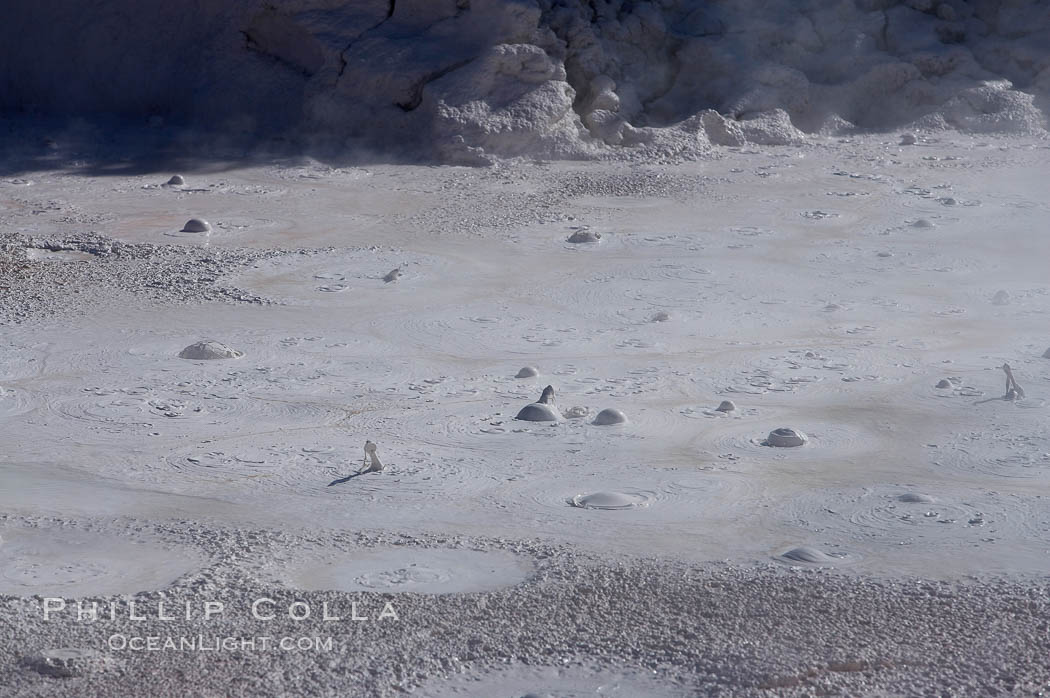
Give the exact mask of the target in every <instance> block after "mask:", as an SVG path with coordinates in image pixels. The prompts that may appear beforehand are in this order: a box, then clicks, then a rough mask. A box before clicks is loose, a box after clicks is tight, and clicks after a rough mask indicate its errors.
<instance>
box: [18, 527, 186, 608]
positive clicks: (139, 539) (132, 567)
mask: <svg viewBox="0 0 1050 698" xmlns="http://www.w3.org/2000/svg"><path fill="white" fill-rule="evenodd" d="M202 563H203V559H202V557H201V556H200V555H199V554H198V553H197V552H196V551H194V550H192V549H190V548H185V547H182V546H178V545H172V544H165V543H162V542H161V541H159V540H157V539H154V538H152V537H150V536H146V535H129V536H124V535H117V534H110V533H95V532H90V531H81V530H77V529H71V528H68V527H63V528H61V529H58V528H30V527H17V526H5V527H3V528H0V594H11V595H13V596H33V595H39V596H58V597H73V596H100V595H110V594H134V593H138V592H141V591H146V590H153V589H163V588H164V587H166V586H168V585H169V584H171V583H172V582H173V581H174V580H175V579H177V578H179V577H181V576H182V575H184V574H187V573H189V572H192V571H195V570H196V569H198V568H199V566H200V565H201V564H202Z"/></svg>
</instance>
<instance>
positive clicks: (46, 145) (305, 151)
mask: <svg viewBox="0 0 1050 698" xmlns="http://www.w3.org/2000/svg"><path fill="white" fill-rule="evenodd" d="M143 122H144V119H126V118H117V117H59V116H49V115H26V114H0V153H2V156H0V176H4V177H13V176H19V175H21V174H25V173H27V172H67V173H70V174H77V175H85V176H92V177H107V176H112V177H132V176H139V175H148V174H158V175H160V174H171V173H175V172H182V173H185V172H194V173H202V172H224V171H228V170H233V169H236V168H243V167H251V166H259V165H288V166H295V165H299V164H302V163H304V162H307V161H315V162H320V163H322V164H325V165H328V166H331V167H351V166H364V165H383V164H398V165H412V164H416V165H427V164H434V161H433V160H432V159H428V158H426V157H423V156H421V153H420V152H419V150H418V149H413V150H408V149H405V150H404V151H403V152H395V151H391V150H388V151H380V150H378V149H374V148H369V147H368V146H367V145H365V144H363V143H359V144H353V142H352V141H350V144H349V145H348V144H347V143H337V142H334V140H333V139H326V138H324V137H313V136H309V135H305V134H303V133H291V132H288V133H282V132H274V131H270V132H265V131H259V132H240V133H228V132H216V131H211V132H209V131H202V130H199V129H195V128H192V127H189V126H186V125H183V124H177V123H176V124H167V123H153V124H149V123H143Z"/></svg>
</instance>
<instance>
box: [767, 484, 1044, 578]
mask: <svg viewBox="0 0 1050 698" xmlns="http://www.w3.org/2000/svg"><path fill="white" fill-rule="evenodd" d="M934 488H935V489H934ZM784 514H785V516H786V522H787V523H789V524H792V525H797V526H802V527H803V528H804V529H806V530H808V531H810V532H812V533H814V534H818V535H820V536H821V537H822V538H823V539H826V540H834V541H839V542H841V543H843V544H847V545H850V546H860V547H868V548H870V549H873V550H882V551H886V552H884V553H883V556H884V557H886V558H887V559H888V561H889V562H888V564H890V565H891V566H893V565H896V564H903V563H900V562H895V561H894V559H895V558H900V557H902V556H907V557H908V558H909V559H911V558H914V557H915V556H916V555H919V556H922V555H933V554H940V553H944V552H946V551H949V550H952V551H955V553H954V555H957V556H958V555H961V556H964V557H965V556H968V555H974V554H977V555H980V556H981V557H982V558H983V559H985V560H986V561H987V562H988V564H989V565H992V562H993V561H994V560H996V559H997V558H998V559H1008V558H1010V557H1011V556H1015V555H1021V556H1023V555H1024V554H1025V553H1019V552H1018V551H1023V550H1026V549H1032V550H1034V549H1036V548H1038V547H1039V546H1040V545H1042V541H1043V540H1044V539H1045V536H1046V535H1047V533H1048V531H1050V498H1047V497H1040V496H1036V495H1032V496H1023V495H1018V494H1007V493H1002V492H994V491H988V490H983V489H974V490H965V489H959V488H957V487H953V486H945V485H943V484H942V485H926V486H925V487H923V488H922V489H919V488H917V487H916V486H915V485H904V484H902V485H879V486H873V487H867V488H855V489H816V490H811V491H807V492H805V493H804V494H800V495H797V496H796V497H794V498H792V499H789V500H788V501H786V502H785V505H784ZM1028 554H1030V553H1028ZM963 563H965V560H964V559H958V560H957V564H963ZM953 564H956V563H953ZM1038 564H1039V563H1038V560H1037V559H1035V558H1033V559H1031V560H1029V563H1028V565H1026V566H1028V567H1031V566H1036V567H1037V566H1038Z"/></svg>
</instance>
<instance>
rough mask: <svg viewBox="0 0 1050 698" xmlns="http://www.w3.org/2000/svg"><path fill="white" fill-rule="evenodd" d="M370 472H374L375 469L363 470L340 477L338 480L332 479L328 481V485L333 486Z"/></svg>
mask: <svg viewBox="0 0 1050 698" xmlns="http://www.w3.org/2000/svg"><path fill="white" fill-rule="evenodd" d="M370 472H373V471H371V470H365V471H362V472H360V473H354V474H353V475H347V476H346V477H342V478H339V479H338V480H332V481H331V482H329V483H328V486H329V487H331V486H333V485H342V484H343V483H344V482H350V481H351V480H353V479H354V478H355V477H361V476H362V475H367V474H368V473H370Z"/></svg>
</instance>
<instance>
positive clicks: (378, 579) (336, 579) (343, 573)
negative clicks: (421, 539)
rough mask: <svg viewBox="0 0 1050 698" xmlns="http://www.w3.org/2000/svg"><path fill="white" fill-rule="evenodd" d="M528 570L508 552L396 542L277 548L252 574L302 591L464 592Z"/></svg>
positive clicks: (504, 583) (508, 582)
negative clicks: (354, 546)
mask: <svg viewBox="0 0 1050 698" xmlns="http://www.w3.org/2000/svg"><path fill="white" fill-rule="evenodd" d="M533 570H534V564H533V562H532V561H531V560H529V559H528V558H526V557H520V556H517V555H514V554H513V553H509V552H503V551H482V550H469V549H441V548H418V547H413V546H400V547H396V548H368V549H362V550H358V551H344V550H338V549H331V550H328V549H317V548H314V549H304V550H288V551H283V552H282V551H278V552H276V553H274V555H273V556H272V557H271V559H269V560H267V561H266V562H265V563H264V564H262V565H260V566H258V567H257V568H256V569H255V571H254V572H253V574H255V575H256V576H258V577H260V579H262V580H263V581H265V582H272V583H277V584H280V585H282V586H285V587H287V588H290V589H302V590H306V591H347V592H355V591H374V592H381V593H387V594H389V593H414V594H469V593H477V592H484V591H494V590H497V589H503V588H506V587H512V586H514V585H516V584H518V583H520V582H523V581H525V580H526V579H528V578H529V577H530V576H531V575H532V574H533Z"/></svg>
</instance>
